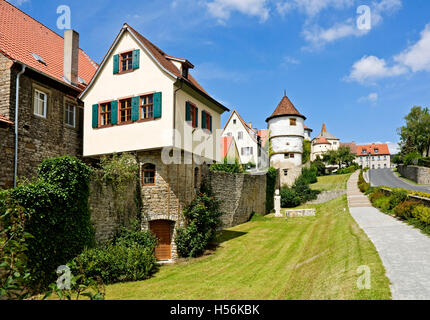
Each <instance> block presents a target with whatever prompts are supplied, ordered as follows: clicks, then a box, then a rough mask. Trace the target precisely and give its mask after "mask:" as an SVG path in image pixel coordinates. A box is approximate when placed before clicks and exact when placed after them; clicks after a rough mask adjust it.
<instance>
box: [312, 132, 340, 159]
mask: <svg viewBox="0 0 430 320" xmlns="http://www.w3.org/2000/svg"><path fill="white" fill-rule="evenodd" d="M339 147H340V140H339V138H337V137H335V136H334V135H332V134H331V133H330V132H328V131H327V127H326V125H325V123H323V126H322V129H321V132H320V134H318V135H317V136H316V137H315V138H314V139H313V140H312V143H311V161H315V160H316V159H317V158H318V157H319V158H320V159H322V158H323V157H324V154H325V153H327V152H328V151H330V150H338V149H339Z"/></svg>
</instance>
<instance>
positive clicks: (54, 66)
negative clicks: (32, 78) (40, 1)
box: [0, 0, 98, 90]
mask: <svg viewBox="0 0 430 320" xmlns="http://www.w3.org/2000/svg"><path fill="white" fill-rule="evenodd" d="M0 17H1V18H0V53H2V54H3V55H5V56H6V57H8V58H9V59H11V60H16V61H18V62H20V63H22V64H25V65H27V66H29V67H30V68H32V69H34V70H36V71H38V72H41V73H43V74H45V75H47V76H49V77H51V78H54V79H55V80H58V81H60V82H63V83H65V84H67V85H69V83H68V82H66V81H65V80H64V79H63V62H64V39H63V37H61V36H60V35H58V34H57V33H55V32H54V31H52V30H51V29H49V28H48V27H46V26H44V25H43V24H41V23H40V22H38V21H37V20H35V19H33V18H32V17H30V16H29V15H27V14H26V13H24V12H23V11H21V10H19V9H18V8H16V7H14V6H13V5H11V4H10V3H9V2H7V1H5V0H0ZM33 54H36V55H37V56H39V57H41V58H42V59H43V61H44V62H45V63H43V62H40V61H38V60H36V58H35V57H34V55H33ZM78 63H79V71H78V76H79V77H80V78H82V79H83V80H84V81H85V82H86V83H89V82H90V81H91V78H92V77H93V75H94V73H95V72H96V70H97V68H98V66H97V64H96V63H95V62H94V61H93V60H91V59H90V58H89V57H88V55H87V54H86V53H85V52H84V51H83V50H82V49H79V62H78ZM73 87H74V86H73ZM83 88H84V85H83V84H82V85H81V86H80V88H79V90H82V89H83Z"/></svg>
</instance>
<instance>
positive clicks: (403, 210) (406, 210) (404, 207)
mask: <svg viewBox="0 0 430 320" xmlns="http://www.w3.org/2000/svg"><path fill="white" fill-rule="evenodd" d="M417 205H418V204H417V203H416V202H414V201H404V202H402V203H399V204H398V205H397V206H396V207H395V208H394V209H393V213H394V214H395V215H396V216H397V217H399V218H402V219H405V220H408V219H410V218H412V217H413V215H412V211H413V210H414V209H415V207H416V206H417Z"/></svg>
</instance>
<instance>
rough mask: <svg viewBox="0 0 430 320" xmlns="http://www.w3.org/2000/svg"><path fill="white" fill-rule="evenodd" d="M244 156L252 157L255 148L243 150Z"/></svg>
mask: <svg viewBox="0 0 430 320" xmlns="http://www.w3.org/2000/svg"><path fill="white" fill-rule="evenodd" d="M241 152H242V156H250V155H252V154H253V148H252V147H244V148H242V149H241Z"/></svg>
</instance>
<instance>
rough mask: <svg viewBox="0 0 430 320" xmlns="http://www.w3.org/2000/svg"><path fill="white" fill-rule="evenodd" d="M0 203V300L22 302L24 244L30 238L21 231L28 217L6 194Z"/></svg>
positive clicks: (24, 292) (0, 194)
mask: <svg viewBox="0 0 430 320" xmlns="http://www.w3.org/2000/svg"><path fill="white" fill-rule="evenodd" d="M0 199H1V200H0V300H3V299H13V300H18V299H25V298H27V297H28V295H29V292H28V290H27V285H28V278H29V276H30V273H29V272H28V265H27V260H28V259H27V250H28V245H27V242H28V239H30V238H31V237H32V236H31V235H30V234H29V233H27V232H25V228H24V227H25V221H26V220H27V218H28V216H27V214H26V212H25V210H24V208H23V207H21V206H19V205H18V204H17V203H16V202H15V201H13V200H12V199H11V198H10V197H9V195H8V194H7V193H6V192H0Z"/></svg>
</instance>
